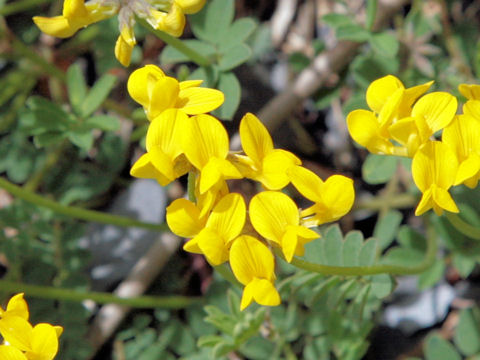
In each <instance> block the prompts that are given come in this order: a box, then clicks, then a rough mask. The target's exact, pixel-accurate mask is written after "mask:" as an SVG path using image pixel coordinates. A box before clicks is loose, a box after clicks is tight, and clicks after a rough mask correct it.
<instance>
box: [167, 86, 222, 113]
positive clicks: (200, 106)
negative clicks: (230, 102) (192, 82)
mask: <svg viewBox="0 0 480 360" xmlns="http://www.w3.org/2000/svg"><path fill="white" fill-rule="evenodd" d="M224 101H225V96H224V95H223V93H222V92H221V91H219V90H216V89H207V88H202V87H188V88H186V89H182V90H181V91H180V93H179V95H178V100H177V103H176V107H178V108H181V109H182V110H183V111H185V113H186V114H188V115H198V114H205V113H208V112H210V111H212V110H215V109H216V108H218V107H219V106H220V105H222V104H223V102H224Z"/></svg>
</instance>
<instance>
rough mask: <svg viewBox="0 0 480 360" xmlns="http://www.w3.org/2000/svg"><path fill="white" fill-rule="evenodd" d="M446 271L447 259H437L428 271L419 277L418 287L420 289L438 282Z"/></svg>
mask: <svg viewBox="0 0 480 360" xmlns="http://www.w3.org/2000/svg"><path fill="white" fill-rule="evenodd" d="M444 273H445V261H443V260H437V261H435V262H434V263H433V265H432V266H431V267H430V268H429V269H428V270H426V271H424V272H423V273H421V274H420V276H419V277H418V288H419V289H420V290H424V289H428V288H430V287H432V286H434V285H435V284H437V283H438V282H439V281H440V280H441V279H442V278H443V274H444Z"/></svg>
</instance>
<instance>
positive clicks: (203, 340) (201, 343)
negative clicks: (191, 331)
mask: <svg viewBox="0 0 480 360" xmlns="http://www.w3.org/2000/svg"><path fill="white" fill-rule="evenodd" d="M223 340H225V338H223V337H222V336H219V335H205V336H200V337H199V338H198V340H197V346H198V347H214V346H215V345H217V344H218V343H219V342H221V341H223Z"/></svg>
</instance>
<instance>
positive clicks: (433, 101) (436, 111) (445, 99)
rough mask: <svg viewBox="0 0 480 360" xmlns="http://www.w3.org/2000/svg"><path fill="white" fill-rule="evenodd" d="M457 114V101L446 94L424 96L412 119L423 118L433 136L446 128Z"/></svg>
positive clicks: (417, 105) (435, 93)
mask: <svg viewBox="0 0 480 360" xmlns="http://www.w3.org/2000/svg"><path fill="white" fill-rule="evenodd" d="M456 112H457V99H456V98H455V97H454V96H453V95H451V94H449V93H446V92H433V93H430V94H427V95H425V96H422V97H421V98H420V99H419V100H418V101H417V103H416V104H415V105H414V107H413V109H412V117H423V118H424V119H425V120H426V122H427V124H428V125H429V127H430V129H431V130H432V134H433V133H435V132H437V131H438V130H441V129H443V128H444V127H446V126H447V125H448V124H450V122H451V121H452V120H453V118H454V116H455V114H456Z"/></svg>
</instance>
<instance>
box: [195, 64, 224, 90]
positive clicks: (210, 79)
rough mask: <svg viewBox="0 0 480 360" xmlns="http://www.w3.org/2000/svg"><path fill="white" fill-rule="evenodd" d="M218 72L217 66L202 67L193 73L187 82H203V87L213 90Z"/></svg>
mask: <svg viewBox="0 0 480 360" xmlns="http://www.w3.org/2000/svg"><path fill="white" fill-rule="evenodd" d="M218 76H219V71H218V67H217V66H203V67H199V68H197V69H196V70H195V71H193V72H192V73H191V74H190V75H189V77H188V80H203V81H204V82H203V84H202V85H203V86H205V87H209V88H214V87H216V86H215V85H216V84H217V80H218Z"/></svg>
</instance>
